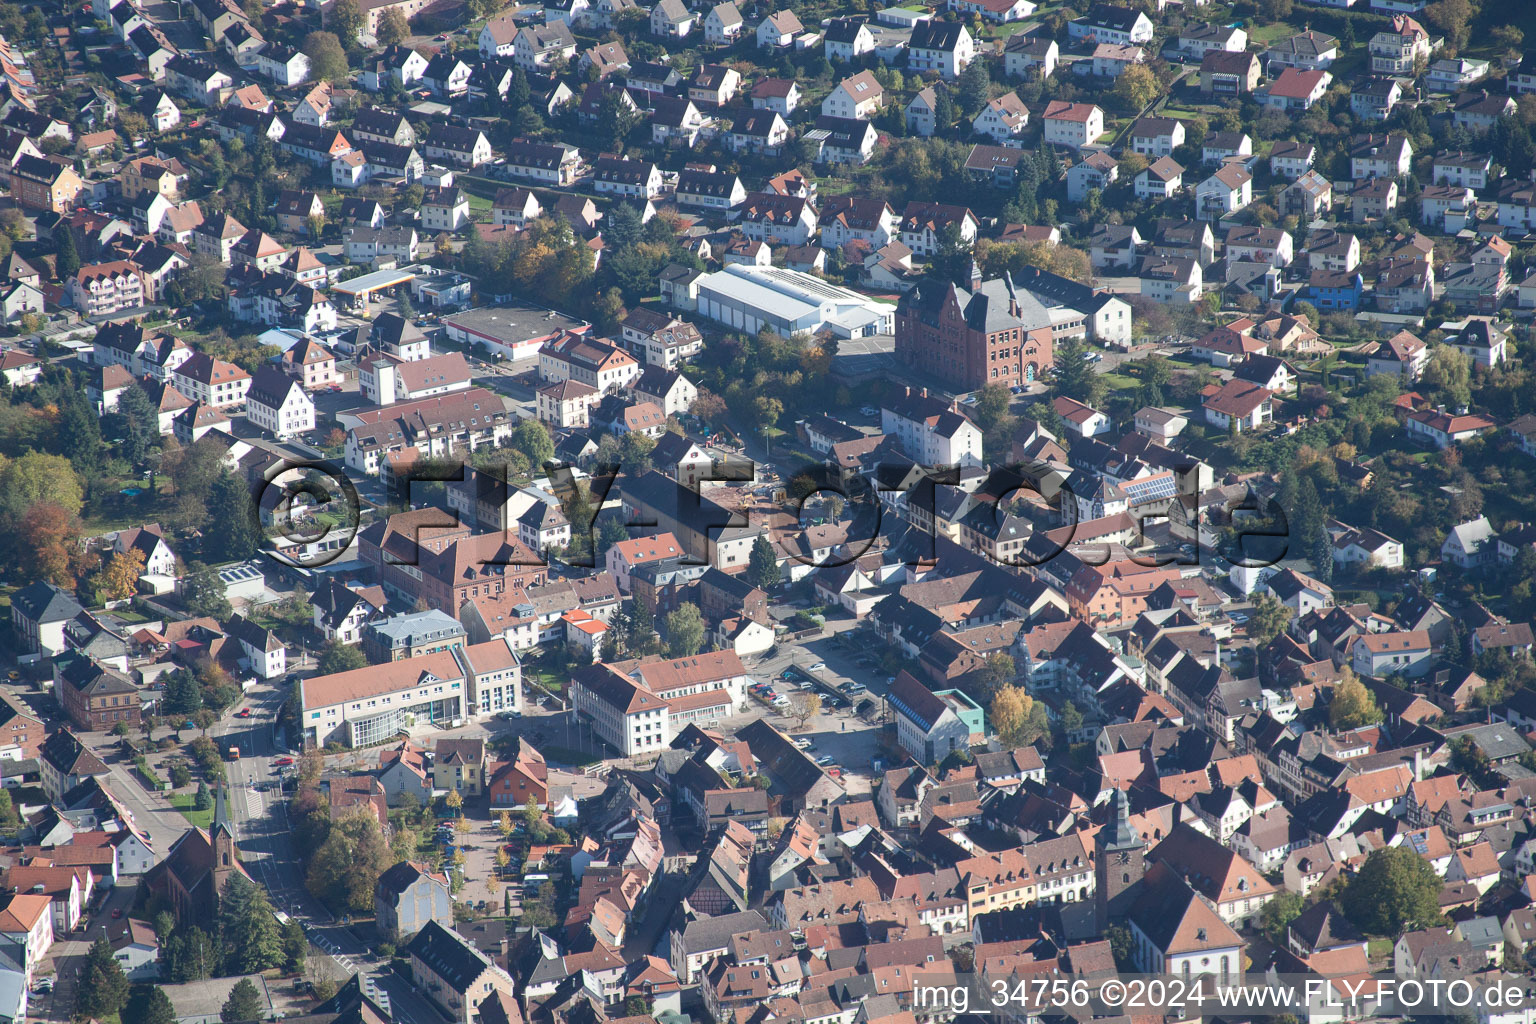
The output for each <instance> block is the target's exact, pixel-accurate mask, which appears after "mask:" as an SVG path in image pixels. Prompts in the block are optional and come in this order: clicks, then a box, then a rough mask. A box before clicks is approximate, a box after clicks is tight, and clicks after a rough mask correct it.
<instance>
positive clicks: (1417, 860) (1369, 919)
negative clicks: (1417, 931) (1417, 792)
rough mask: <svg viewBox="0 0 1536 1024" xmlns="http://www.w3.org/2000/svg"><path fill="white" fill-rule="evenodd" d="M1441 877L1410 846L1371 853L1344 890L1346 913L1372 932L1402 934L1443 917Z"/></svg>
mask: <svg viewBox="0 0 1536 1024" xmlns="http://www.w3.org/2000/svg"><path fill="white" fill-rule="evenodd" d="M1441 884H1442V883H1441V880H1440V876H1439V875H1437V874H1435V869H1434V868H1433V867H1431V866H1430V864H1429V861H1427V860H1425V859H1424V858H1423V857H1421V856H1419V854H1418V853H1417V852H1416V851H1415V850H1414V849H1413V848H1412V847H1410V846H1388V847H1385V848H1383V849H1380V850H1376V851H1374V852H1372V853H1371V855H1370V856H1369V857H1367V858H1366V859H1365V864H1364V865H1362V866H1361V868H1360V872H1359V874H1357V875H1356V876H1355V878H1354V879H1353V880H1352V881H1351V882H1350V883H1349V885H1348V887H1347V888H1345V890H1344V896H1343V899H1342V901H1341V903H1342V905H1343V909H1344V913H1345V915H1346V916H1347V917H1348V918H1349V919H1350V921H1351V922H1352V923H1353V924H1354V925H1355V927H1357V928H1359V929H1360V930H1361V931H1364V932H1367V933H1369V934H1371V935H1392V936H1395V935H1400V934H1402V932H1403V931H1404V930H1406V929H1410V928H1423V927H1426V926H1428V925H1431V924H1434V923H1435V922H1436V921H1438V920H1440V887H1441Z"/></svg>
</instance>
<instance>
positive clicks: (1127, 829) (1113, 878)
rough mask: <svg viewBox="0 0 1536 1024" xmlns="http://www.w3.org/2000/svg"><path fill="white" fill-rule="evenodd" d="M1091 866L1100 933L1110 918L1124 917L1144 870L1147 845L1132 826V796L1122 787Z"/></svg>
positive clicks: (1101, 833) (1101, 835)
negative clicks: (1097, 853) (1097, 854)
mask: <svg viewBox="0 0 1536 1024" xmlns="http://www.w3.org/2000/svg"><path fill="white" fill-rule="evenodd" d="M1093 869H1094V897H1095V899H1096V901H1097V908H1096V909H1097V923H1098V927H1099V934H1100V935H1102V934H1103V933H1104V929H1105V928H1107V927H1108V926H1109V924H1110V922H1111V921H1114V920H1116V919H1118V918H1122V917H1124V916H1125V913H1126V910H1127V908H1128V907H1129V905H1130V902H1131V900H1132V899H1133V898H1134V895H1135V890H1136V886H1137V885H1138V884H1139V883H1140V882H1141V876H1142V875H1144V874H1146V870H1147V844H1146V841H1145V840H1143V839H1142V838H1141V836H1140V835H1139V834H1137V832H1136V830H1135V829H1134V828H1132V827H1131V798H1130V796H1129V795H1128V794H1127V793H1126V791H1125V790H1123V789H1122V790H1118V791H1116V793H1115V808H1114V813H1113V814H1112V815H1111V817H1110V820H1109V824H1107V825H1105V826H1104V828H1103V829H1102V830H1101V831H1100V832H1099V856H1098V859H1097V860H1096V861H1095V862H1094V865H1093Z"/></svg>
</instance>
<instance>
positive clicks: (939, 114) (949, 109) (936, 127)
mask: <svg viewBox="0 0 1536 1024" xmlns="http://www.w3.org/2000/svg"><path fill="white" fill-rule="evenodd" d="M959 119H960V111H959V110H958V109H957V108H956V106H955V98H954V97H953V96H951V95H950V94H949V89H947V88H945V87H944V86H942V85H936V86H934V87H933V133H934V134H935V135H938V136H940V137H942V136H945V135H948V134H949V133H950V131H951V130H952V129H953V128H954V124H955V122H956V121H957V120H959Z"/></svg>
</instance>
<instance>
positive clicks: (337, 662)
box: [319, 640, 368, 676]
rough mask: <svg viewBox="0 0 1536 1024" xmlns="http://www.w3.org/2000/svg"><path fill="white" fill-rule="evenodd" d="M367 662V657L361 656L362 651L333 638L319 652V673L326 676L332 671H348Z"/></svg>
mask: <svg viewBox="0 0 1536 1024" xmlns="http://www.w3.org/2000/svg"><path fill="white" fill-rule="evenodd" d="M367 664H368V659H366V658H364V657H363V652H362V651H360V650H358V649H357V648H356V647H349V646H348V645H346V644H343V643H338V642H336V641H334V640H333V641H331V642H330V643H329V644H327V645H326V648H325V650H324V651H322V652H321V654H320V665H319V670H320V674H321V675H326V676H328V675H331V674H332V673H334V672H349V671H351V670H352V669H355V668H362V667H363V666H365V665H367Z"/></svg>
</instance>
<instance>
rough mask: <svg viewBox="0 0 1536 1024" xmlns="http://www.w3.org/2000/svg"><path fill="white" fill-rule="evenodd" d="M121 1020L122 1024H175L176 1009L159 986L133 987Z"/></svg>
mask: <svg viewBox="0 0 1536 1024" xmlns="http://www.w3.org/2000/svg"><path fill="white" fill-rule="evenodd" d="M122 1019H123V1024H176V1008H175V1007H174V1006H172V1005H171V997H170V996H168V995H166V994H165V990H164V989H162V988H161V987H160V986H159V985H135V986H134V987H133V991H132V992H131V993H130V994H129V996H128V1004H127V1005H126V1006H124V1007H123V1013H122Z"/></svg>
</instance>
